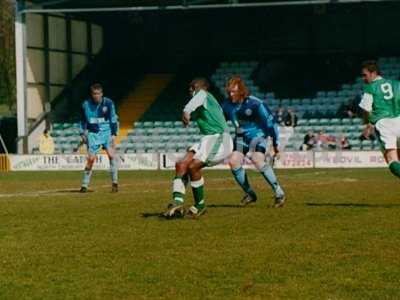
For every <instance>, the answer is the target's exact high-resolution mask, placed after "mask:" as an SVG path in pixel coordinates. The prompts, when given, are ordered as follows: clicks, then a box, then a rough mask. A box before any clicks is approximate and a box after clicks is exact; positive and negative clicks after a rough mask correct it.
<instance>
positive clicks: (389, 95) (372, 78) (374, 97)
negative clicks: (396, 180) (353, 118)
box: [359, 61, 400, 177]
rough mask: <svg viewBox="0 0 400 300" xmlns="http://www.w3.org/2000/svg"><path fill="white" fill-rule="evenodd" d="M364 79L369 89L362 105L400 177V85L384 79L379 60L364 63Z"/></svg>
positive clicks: (385, 154) (388, 159)
mask: <svg viewBox="0 0 400 300" xmlns="http://www.w3.org/2000/svg"><path fill="white" fill-rule="evenodd" d="M361 76H362V78H363V81H364V83H365V86H364V94H363V97H362V99H361V102H360V104H359V106H360V107H361V108H362V109H363V110H364V112H365V114H364V116H365V121H366V122H369V124H368V125H367V126H375V131H376V134H377V136H378V140H379V142H380V144H381V147H382V150H383V154H384V157H385V160H386V162H387V163H388V165H389V169H390V171H391V172H392V173H393V174H394V175H395V176H397V177H400V162H399V156H400V150H399V149H398V145H397V143H398V140H399V138H400V82H399V81H397V80H391V79H385V78H383V77H382V76H381V74H380V70H379V66H378V64H377V63H376V62H375V61H365V62H364V63H363V64H362V69H361Z"/></svg>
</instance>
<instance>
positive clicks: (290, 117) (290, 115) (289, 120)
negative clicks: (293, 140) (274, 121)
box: [284, 108, 297, 127]
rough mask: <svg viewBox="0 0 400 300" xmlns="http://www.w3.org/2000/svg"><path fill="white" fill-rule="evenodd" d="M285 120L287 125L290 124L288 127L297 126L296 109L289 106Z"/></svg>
mask: <svg viewBox="0 0 400 300" xmlns="http://www.w3.org/2000/svg"><path fill="white" fill-rule="evenodd" d="M284 120H285V126H288V127H296V126H297V116H296V114H295V112H294V109H292V108H289V109H288V110H287V113H286V115H285V118H284Z"/></svg>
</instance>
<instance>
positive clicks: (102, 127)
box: [80, 83, 118, 193]
mask: <svg viewBox="0 0 400 300" xmlns="http://www.w3.org/2000/svg"><path fill="white" fill-rule="evenodd" d="M90 95H91V97H90V99H87V100H85V101H84V102H83V104H82V120H81V128H80V135H81V139H82V142H84V143H86V144H87V148H88V158H87V163H86V167H85V171H84V175H83V180H82V185H81V189H80V192H81V193H85V192H87V189H88V186H89V182H90V177H91V176H92V172H93V171H92V168H93V164H94V162H95V160H96V155H97V154H98V153H99V151H100V150H101V148H103V149H104V150H105V151H106V153H107V156H108V158H109V160H110V172H111V180H112V188H111V191H112V192H118V165H117V160H116V158H115V137H116V136H117V132H118V118H117V115H116V113H115V107H114V103H113V101H112V100H111V99H109V98H106V97H103V88H102V86H101V85H100V84H98V83H96V84H93V85H92V86H91V87H90Z"/></svg>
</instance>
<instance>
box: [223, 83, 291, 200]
mask: <svg viewBox="0 0 400 300" xmlns="http://www.w3.org/2000/svg"><path fill="white" fill-rule="evenodd" d="M226 92H227V94H228V98H229V100H226V101H225V102H224V104H223V106H222V108H223V110H224V113H225V116H226V118H227V120H231V121H232V123H233V125H234V126H235V129H236V135H235V139H234V150H233V153H232V155H231V157H230V159H229V165H230V167H231V170H232V174H233V176H234V177H235V180H236V181H237V183H238V184H239V185H240V186H241V188H242V189H243V190H244V192H245V193H246V195H245V196H244V198H243V199H242V201H241V204H242V205H243V206H245V205H247V204H249V203H251V202H255V201H256V200H257V195H256V193H255V192H254V191H253V189H252V188H251V187H250V184H249V182H248V179H247V175H246V172H245V170H244V169H243V167H242V164H243V161H244V157H245V155H247V156H248V157H249V158H250V160H251V161H252V163H253V164H254V166H255V167H256V168H257V170H258V171H260V173H261V175H262V176H263V177H264V178H265V180H266V181H267V182H268V183H269V185H270V186H271V188H272V190H273V192H274V196H275V202H274V205H273V206H274V207H281V206H283V204H284V203H285V193H284V191H283V190H282V188H281V186H280V185H279V183H278V180H277V178H276V176H275V173H274V170H273V169H272V167H271V166H270V164H268V163H266V162H265V154H266V152H267V148H268V147H267V140H266V139H267V138H268V137H271V138H272V144H273V150H274V155H277V154H278V153H279V149H278V140H279V133H278V127H277V123H276V121H275V118H274V116H273V115H272V113H271V112H270V110H269V109H268V107H267V106H266V105H265V103H263V102H262V101H261V100H260V99H258V98H256V97H254V96H251V95H250V93H249V91H248V89H247V87H246V85H245V83H244V81H243V80H242V79H241V78H240V77H239V76H234V77H232V78H230V79H229V80H228V82H227V84H226Z"/></svg>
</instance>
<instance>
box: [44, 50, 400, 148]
mask: <svg viewBox="0 0 400 300" xmlns="http://www.w3.org/2000/svg"><path fill="white" fill-rule="evenodd" d="M378 61H379V63H380V65H381V68H382V73H383V74H384V76H385V77H386V78H393V79H397V78H398V77H399V75H400V58H397V57H386V58H380V59H379V60H378ZM256 68H257V62H255V61H242V62H237V61H236V62H222V63H221V64H220V65H219V66H218V68H217V69H216V70H215V72H214V74H213V75H212V76H211V80H212V82H213V83H214V85H215V87H216V88H217V90H218V91H219V92H220V93H221V94H224V84H225V81H226V79H227V78H228V77H229V76H231V75H233V74H239V75H241V76H242V77H243V78H244V79H245V81H246V83H247V85H248V87H249V89H250V91H251V93H252V94H253V95H255V96H257V97H259V98H260V99H263V100H264V101H266V102H267V104H268V105H269V107H270V108H271V110H274V111H275V110H276V109H277V108H278V107H280V106H282V107H291V108H293V109H294V110H295V111H296V113H297V115H298V116H299V117H300V119H299V121H298V124H297V127H295V129H294V131H293V134H291V135H290V136H289V138H288V141H287V143H286V144H285V145H284V146H285V150H288V151H290V150H299V149H300V148H301V145H302V143H303V138H304V135H305V134H306V132H307V131H308V130H313V131H314V132H315V133H318V132H319V131H321V130H323V131H324V132H326V133H327V134H330V135H333V136H335V137H336V138H339V137H340V136H341V135H345V136H346V137H347V138H348V139H349V143H350V145H351V149H352V150H371V149H378V148H379V146H378V143H377V141H371V140H363V141H361V140H360V139H359V137H360V135H361V132H362V130H363V128H364V125H363V124H362V120H361V119H360V118H341V117H338V111H339V109H340V107H341V106H342V105H346V104H348V102H349V99H355V98H356V99H357V97H360V94H361V90H362V82H361V79H356V80H355V82H354V83H345V84H342V85H341V88H340V89H338V90H330V91H317V92H316V93H315V96H314V97H311V98H290V99H289V98H284V99H277V97H275V94H274V93H273V92H262V91H261V89H260V88H259V87H258V86H257V85H255V84H254V81H253V80H252V73H253V71H254V70H255V69H256ZM179 88H180V89H181V90H182V95H181V97H177V98H175V99H168V100H166V99H165V97H163V96H161V97H158V98H157V99H156V101H154V102H153V104H152V105H151V106H150V108H149V109H148V110H147V111H146V112H145V113H144V114H143V115H142V117H141V118H140V120H139V121H136V122H134V123H133V124H132V126H131V128H130V129H129V130H128V131H127V132H126V134H127V135H126V138H124V139H122V140H121V142H120V143H119V144H118V145H117V150H118V151H120V152H121V153H141V152H176V151H178V152H183V151H186V149H187V147H188V146H191V145H192V144H193V143H195V142H196V141H198V140H199V138H200V132H199V130H198V128H197V125H196V124H195V123H194V122H192V123H191V125H190V126H189V127H188V128H183V127H182V123H181V121H178V120H179V119H180V112H181V108H182V105H183V103H184V101H186V100H187V94H185V92H186V89H185V88H183V87H181V86H179ZM169 89H175V90H176V89H177V82H176V81H172V82H171V84H170V85H169V86H168V87H167V88H166V89H165V91H164V93H162V94H164V95H165V94H168V92H169ZM78 125H79V124H77V123H55V124H54V126H53V131H52V136H53V137H54V141H55V144H56V150H55V151H56V153H73V152H74V151H77V147H78V145H79V135H78V129H77V128H78ZM230 128H231V133H233V131H234V130H233V127H232V124H230Z"/></svg>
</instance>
